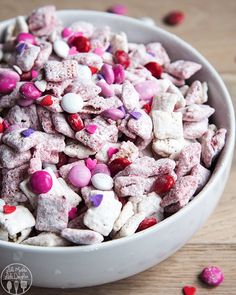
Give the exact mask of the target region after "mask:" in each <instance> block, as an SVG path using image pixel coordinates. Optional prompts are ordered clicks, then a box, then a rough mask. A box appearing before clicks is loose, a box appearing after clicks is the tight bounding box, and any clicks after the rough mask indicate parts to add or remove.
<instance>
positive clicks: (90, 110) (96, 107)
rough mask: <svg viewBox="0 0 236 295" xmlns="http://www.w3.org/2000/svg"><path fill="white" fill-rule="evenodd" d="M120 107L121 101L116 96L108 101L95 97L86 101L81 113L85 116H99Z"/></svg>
mask: <svg viewBox="0 0 236 295" xmlns="http://www.w3.org/2000/svg"><path fill="white" fill-rule="evenodd" d="M120 106H122V101H121V100H120V99H119V98H118V97H116V96H114V97H110V98H109V99H106V98H103V97H101V96H97V97H94V98H92V99H90V100H88V101H86V102H85V103H84V106H83V109H82V111H81V112H82V113H86V114H101V113H102V112H103V111H105V110H108V109H116V108H118V107H120Z"/></svg>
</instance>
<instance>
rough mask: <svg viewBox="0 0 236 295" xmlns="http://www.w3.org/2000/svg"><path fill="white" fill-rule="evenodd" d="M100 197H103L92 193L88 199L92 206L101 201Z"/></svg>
mask: <svg viewBox="0 0 236 295" xmlns="http://www.w3.org/2000/svg"><path fill="white" fill-rule="evenodd" d="M102 199H103V195H102V194H97V195H92V196H91V197H90V201H91V203H92V205H93V207H98V206H100V204H101V202H102Z"/></svg>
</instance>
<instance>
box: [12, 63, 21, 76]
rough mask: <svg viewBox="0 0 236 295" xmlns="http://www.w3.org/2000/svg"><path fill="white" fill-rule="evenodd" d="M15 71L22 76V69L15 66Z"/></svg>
mask: <svg viewBox="0 0 236 295" xmlns="http://www.w3.org/2000/svg"><path fill="white" fill-rule="evenodd" d="M13 69H14V70H15V71H16V72H17V73H18V74H19V75H22V70H21V68H20V67H18V66H17V65H14V66H13Z"/></svg>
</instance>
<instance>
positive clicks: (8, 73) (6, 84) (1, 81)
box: [0, 69, 20, 94]
mask: <svg viewBox="0 0 236 295" xmlns="http://www.w3.org/2000/svg"><path fill="white" fill-rule="evenodd" d="M19 81H20V76H19V75H18V74H17V73H16V72H15V71H12V70H10V69H0V94H9V93H11V92H12V91H13V90H14V89H15V87H16V83H17V82H19Z"/></svg>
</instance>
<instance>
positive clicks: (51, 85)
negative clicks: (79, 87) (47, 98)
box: [46, 79, 72, 112]
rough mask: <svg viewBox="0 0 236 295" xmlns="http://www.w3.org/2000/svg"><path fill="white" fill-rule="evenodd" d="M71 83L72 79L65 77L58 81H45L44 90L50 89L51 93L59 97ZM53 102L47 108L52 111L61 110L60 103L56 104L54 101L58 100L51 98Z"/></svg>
mask: <svg viewBox="0 0 236 295" xmlns="http://www.w3.org/2000/svg"><path fill="white" fill-rule="evenodd" d="M71 83H72V79H65V80H63V81H60V82H47V86H46V90H48V91H50V92H51V91H52V93H53V95H54V96H56V97H61V96H62V95H63V94H64V92H65V90H66V89H67V88H68V86H70V85H71ZM53 101H54V103H53V104H52V105H51V106H48V107H47V108H48V109H50V110H51V111H52V112H62V108H61V106H60V104H59V103H58V104H56V102H60V100H58V99H57V100H56V99H55V98H54V99H53Z"/></svg>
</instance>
